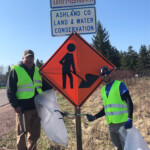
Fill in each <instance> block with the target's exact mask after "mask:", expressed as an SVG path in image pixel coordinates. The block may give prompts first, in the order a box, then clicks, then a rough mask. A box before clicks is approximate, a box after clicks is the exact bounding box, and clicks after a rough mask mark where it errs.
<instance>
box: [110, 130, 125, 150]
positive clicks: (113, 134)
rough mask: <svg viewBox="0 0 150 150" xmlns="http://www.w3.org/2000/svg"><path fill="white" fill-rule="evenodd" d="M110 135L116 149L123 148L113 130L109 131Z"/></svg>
mask: <svg viewBox="0 0 150 150" xmlns="http://www.w3.org/2000/svg"><path fill="white" fill-rule="evenodd" d="M110 137H111V140H112V142H113V144H114V145H115V146H116V147H117V148H118V150H123V148H122V144H121V141H120V137H119V135H118V134H117V133H115V132H110Z"/></svg>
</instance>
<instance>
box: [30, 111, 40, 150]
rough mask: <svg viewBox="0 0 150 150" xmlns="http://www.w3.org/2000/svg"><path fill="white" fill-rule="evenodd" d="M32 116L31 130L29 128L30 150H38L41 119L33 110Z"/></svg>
mask: <svg viewBox="0 0 150 150" xmlns="http://www.w3.org/2000/svg"><path fill="white" fill-rule="evenodd" d="M31 114H32V117H31V120H30V128H29V135H28V142H29V145H28V146H29V150H37V140H38V139H39V137H40V132H41V131H40V129H41V128H40V118H39V116H38V114H37V111H36V110H31V111H30V115H31Z"/></svg>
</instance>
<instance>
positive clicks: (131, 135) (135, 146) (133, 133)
mask: <svg viewBox="0 0 150 150" xmlns="http://www.w3.org/2000/svg"><path fill="white" fill-rule="evenodd" d="M119 132H120V134H121V136H122V138H123V139H124V140H125V146H124V150H150V149H149V147H148V145H147V143H146V142H145V140H144V139H143V137H142V135H141V134H140V132H139V131H138V130H137V129H136V128H135V127H134V126H133V127H132V128H131V129H127V130H126V129H125V128H124V127H121V128H120V129H119Z"/></svg>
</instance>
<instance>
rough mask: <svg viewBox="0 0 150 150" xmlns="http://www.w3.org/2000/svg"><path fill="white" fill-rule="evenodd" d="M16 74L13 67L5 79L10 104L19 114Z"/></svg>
mask: <svg viewBox="0 0 150 150" xmlns="http://www.w3.org/2000/svg"><path fill="white" fill-rule="evenodd" d="M17 81H18V78H17V74H16V71H15V70H14V69H12V70H11V72H10V74H9V77H8V80H7V97H8V100H9V103H10V104H11V106H12V107H13V108H14V109H15V112H16V113H18V114H20V113H21V109H20V106H19V103H18V99H17V97H16V92H17Z"/></svg>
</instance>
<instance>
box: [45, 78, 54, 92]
mask: <svg viewBox="0 0 150 150" xmlns="http://www.w3.org/2000/svg"><path fill="white" fill-rule="evenodd" d="M52 88H53V87H52V86H51V85H50V84H49V83H48V82H46V80H45V79H44V78H42V90H43V91H46V90H50V89H52Z"/></svg>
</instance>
